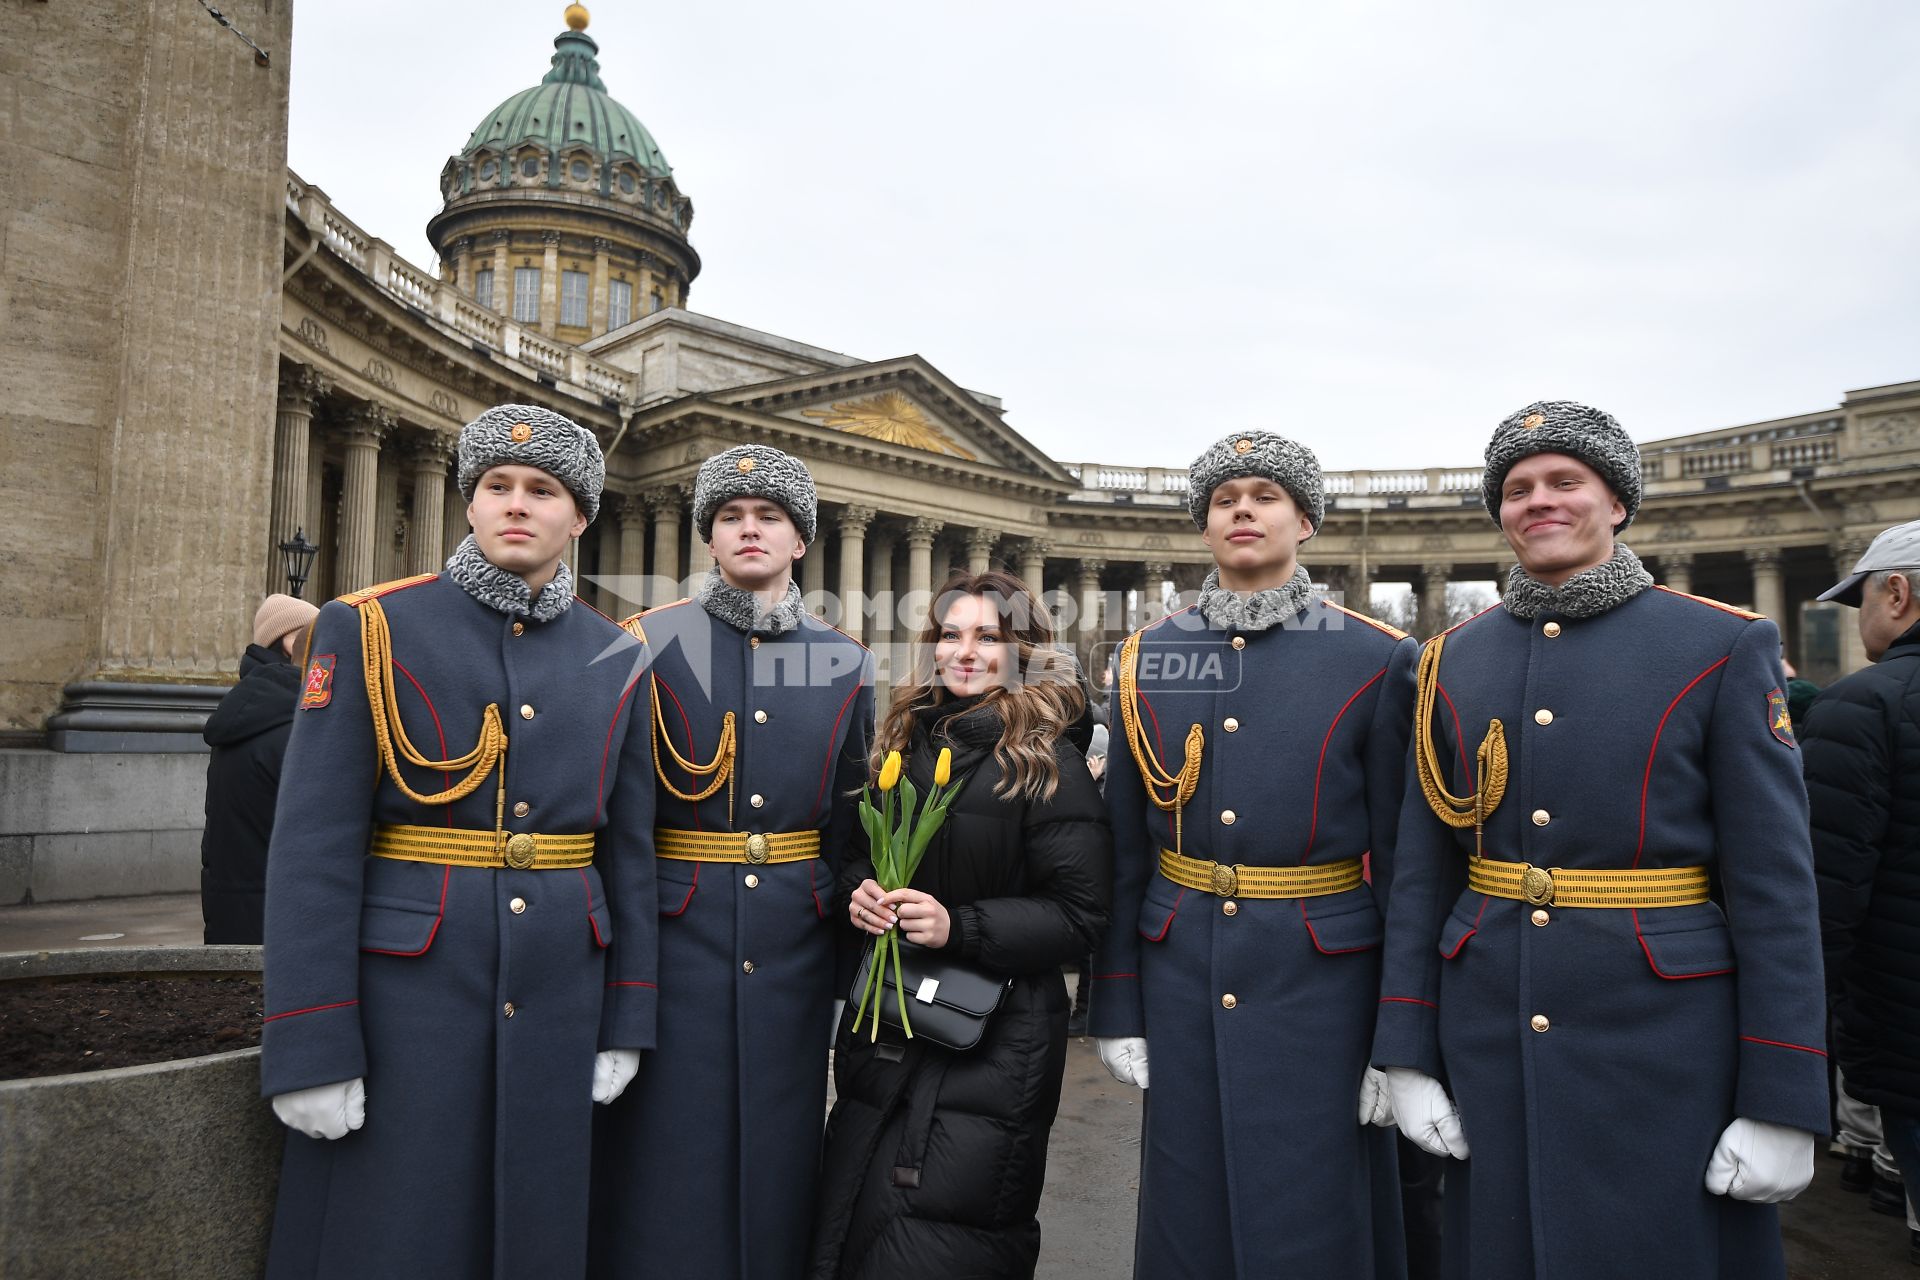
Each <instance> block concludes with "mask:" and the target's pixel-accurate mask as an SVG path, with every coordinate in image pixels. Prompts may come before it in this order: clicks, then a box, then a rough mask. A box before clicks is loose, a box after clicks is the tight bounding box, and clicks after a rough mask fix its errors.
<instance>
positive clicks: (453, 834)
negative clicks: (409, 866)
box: [368, 823, 593, 871]
mask: <svg viewBox="0 0 1920 1280" xmlns="http://www.w3.org/2000/svg"><path fill="white" fill-rule="evenodd" d="M368 852H369V853H371V854H373V856H374V857H376V858H392V859H394V860H395V861H398V862H442V863H448V864H450V865H452V866H456V867H511V868H513V869H514V870H515V871H559V870H562V869H564V868H567V867H585V866H591V865H592V864H593V833H592V832H591V831H588V832H585V833H583V834H579V835H565V836H543V835H534V834H533V833H531V832H527V831H520V832H514V833H508V832H505V831H497V832H496V831H467V830H461V829H458V828H454V827H403V826H388V825H386V824H384V823H383V824H381V825H379V826H376V827H374V829H373V847H372V848H371V849H369V850H368Z"/></svg>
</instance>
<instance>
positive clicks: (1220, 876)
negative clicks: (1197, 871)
mask: <svg viewBox="0 0 1920 1280" xmlns="http://www.w3.org/2000/svg"><path fill="white" fill-rule="evenodd" d="M1208 874H1209V876H1210V877H1211V879H1212V881H1213V891H1214V893H1215V894H1216V895H1218V896H1219V897H1222V898H1231V897H1232V896H1233V895H1234V894H1236V893H1238V892H1240V873H1239V872H1238V871H1235V870H1234V869H1233V868H1232V867H1230V866H1228V865H1227V864H1226V863H1224V862H1216V863H1214V864H1213V870H1212V871H1211V872H1210V873H1208Z"/></svg>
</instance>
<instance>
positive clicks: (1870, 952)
mask: <svg viewBox="0 0 1920 1280" xmlns="http://www.w3.org/2000/svg"><path fill="white" fill-rule="evenodd" d="M1916 587H1920V520H1911V521H1908V522H1907V523H1906V524H1902V525H1896V526H1894V527H1893V528H1891V529H1888V530H1886V531H1885V532H1883V533H1882V534H1881V535H1880V536H1879V537H1877V538H1875V539H1874V540H1873V543H1872V545H1870V546H1869V547H1868V548H1867V552H1866V554H1865V555H1863V556H1861V557H1860V561H1859V563H1857V564H1855V565H1854V566H1853V572H1851V573H1849V574H1848V575H1847V576H1846V577H1845V578H1843V579H1841V581H1839V582H1838V583H1836V584H1835V585H1834V586H1833V587H1832V588H1831V589H1829V590H1827V591H1825V592H1823V593H1821V596H1820V598H1821V599H1822V600H1835V601H1838V602H1840V603H1841V604H1845V605H1851V606H1852V607H1854V608H1856V609H1858V610H1859V611H1860V615H1859V624H1860V639H1861V641H1862V642H1863V643H1864V645H1865V647H1866V650H1867V656H1868V657H1869V658H1871V659H1872V660H1873V665H1872V666H1870V667H1866V668H1864V669H1862V670H1859V671H1856V672H1854V673H1853V674H1852V675H1849V676H1846V677H1845V678H1843V679H1841V680H1838V681H1836V682H1835V683H1833V684H1832V685H1830V686H1828V688H1827V689H1826V690H1824V691H1823V692H1822V693H1821V694H1820V696H1819V697H1818V698H1816V699H1815V700H1814V703H1813V710H1812V711H1811V712H1810V713H1809V714H1808V716H1807V724H1806V733H1805V735H1804V737H1803V738H1802V744H1801V745H1802V749H1803V750H1804V752H1805V753H1806V778H1807V799H1808V803H1809V812H1810V818H1811V822H1812V827H1813V863H1814V873H1815V877H1816V879H1817V880H1818V882H1819V887H1820V941H1821V946H1822V949H1823V950H1824V951H1825V953H1826V973H1827V998H1828V1003H1829V1005H1830V1006H1831V1008H1832V1009H1833V1013H1834V1033H1833V1050H1834V1057H1835V1058H1836V1059H1837V1060H1838V1062H1839V1065H1840V1071H1841V1074H1842V1075H1843V1076H1844V1077H1845V1083H1844V1087H1845V1089H1846V1092H1847V1095H1848V1096H1849V1097H1850V1098H1852V1099H1855V1100H1857V1101H1859V1102H1862V1103H1868V1104H1874V1105H1877V1106H1879V1108H1880V1118H1881V1125H1882V1131H1883V1133H1884V1135H1885V1139H1886V1144H1887V1146H1888V1147H1889V1148H1890V1149H1891V1150H1892V1151H1893V1155H1894V1159H1895V1160H1896V1161H1898V1163H1899V1165H1900V1172H1901V1176H1902V1178H1903V1179H1904V1180H1905V1182H1906V1184H1907V1196H1908V1198H1909V1200H1910V1201H1912V1200H1914V1199H1916V1198H1920V1197H1917V1196H1916V1193H1920V995H1916V994H1915V992H1916V991H1920V952H1916V950H1915V948H1914V946H1913V944H1912V941H1911V939H1912V938H1913V936H1914V930H1915V929H1920V596H1916V590H1915V589H1916ZM1908 1250H1909V1253H1910V1255H1911V1256H1912V1257H1913V1259H1914V1261H1916V1262H1920V1232H1915V1231H1909V1235H1908Z"/></svg>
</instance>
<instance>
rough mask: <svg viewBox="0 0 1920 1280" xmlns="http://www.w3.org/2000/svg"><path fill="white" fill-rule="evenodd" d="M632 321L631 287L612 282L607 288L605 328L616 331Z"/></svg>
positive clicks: (624, 282) (625, 282) (619, 282)
mask: <svg viewBox="0 0 1920 1280" xmlns="http://www.w3.org/2000/svg"><path fill="white" fill-rule="evenodd" d="M632 319H633V286H632V285H631V284H629V283H628V282H627V281H625V280H613V281H610V282H608V286H607V328H609V329H618V328H619V327H620V326H621V325H624V324H627V323H629V322H630V321H632Z"/></svg>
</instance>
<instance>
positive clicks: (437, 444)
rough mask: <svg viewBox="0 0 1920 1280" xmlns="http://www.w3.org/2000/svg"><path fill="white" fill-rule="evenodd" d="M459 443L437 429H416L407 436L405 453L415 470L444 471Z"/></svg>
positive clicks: (456, 451)
mask: <svg viewBox="0 0 1920 1280" xmlns="http://www.w3.org/2000/svg"><path fill="white" fill-rule="evenodd" d="M459 443H460V442H459V441H458V440H456V439H454V438H453V437H452V436H449V435H443V434H441V433H440V432H438V431H417V432H414V433H413V434H411V435H410V436H408V437H407V441H406V455H407V458H408V460H409V461H411V462H412V463H413V467H414V470H416V471H445V470H446V469H447V468H448V467H449V466H450V465H452V463H453V459H454V456H455V454H457V453H458V452H459Z"/></svg>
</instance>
